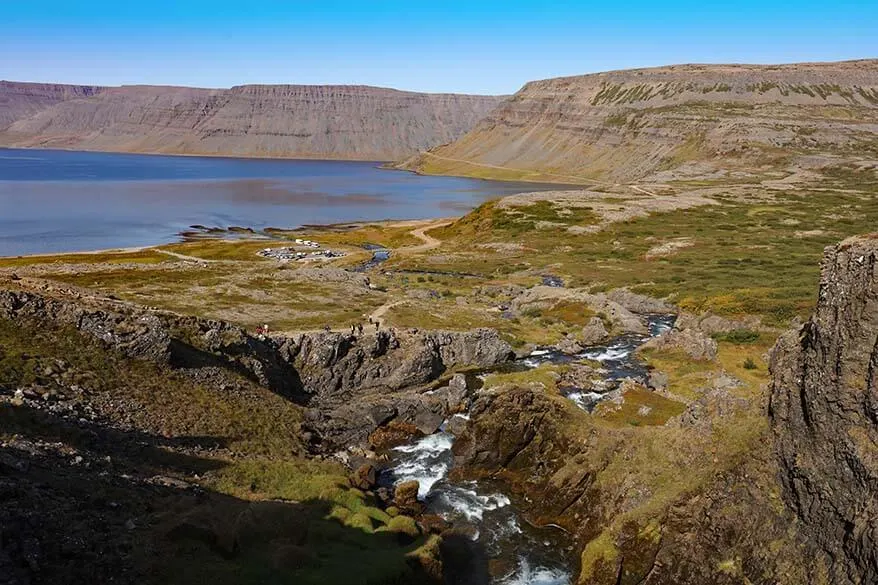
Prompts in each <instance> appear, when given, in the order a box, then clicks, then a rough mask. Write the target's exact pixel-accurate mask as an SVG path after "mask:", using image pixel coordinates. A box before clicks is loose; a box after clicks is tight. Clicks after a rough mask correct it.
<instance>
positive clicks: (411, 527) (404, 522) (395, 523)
mask: <svg viewBox="0 0 878 585" xmlns="http://www.w3.org/2000/svg"><path fill="white" fill-rule="evenodd" d="M385 530H387V531H388V532H397V533H400V534H405V535H407V536H410V537H412V538H416V537H418V536H420V534H421V531H420V530H419V529H418V524H417V522H415V519H414V518H410V517H408V516H394V517H393V518H391V519H390V521H389V522H388V523H387V526H386V527H385Z"/></svg>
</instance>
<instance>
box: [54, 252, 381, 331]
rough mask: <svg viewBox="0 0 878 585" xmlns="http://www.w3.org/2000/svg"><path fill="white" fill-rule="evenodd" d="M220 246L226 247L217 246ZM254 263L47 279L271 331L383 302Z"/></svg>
mask: <svg viewBox="0 0 878 585" xmlns="http://www.w3.org/2000/svg"><path fill="white" fill-rule="evenodd" d="M223 245H226V244H223ZM260 265H261V264H257V265H256V266H254V267H249V266H248V265H242V266H238V265H227V264H208V265H206V266H202V267H195V266H184V267H179V266H178V267H164V268H162V267H157V268H155V269H149V268H144V269H139V270H132V269H116V268H113V267H111V266H108V267H107V268H106V270H91V271H88V272H81V273H76V272H69V273H68V272H65V273H61V274H57V275H53V276H52V278H54V279H55V280H59V281H62V282H66V283H69V284H73V285H77V286H81V287H87V288H90V289H93V290H96V291H99V292H102V293H105V294H114V295H116V296H118V297H119V298H121V299H124V300H130V301H133V302H137V303H141V304H145V305H151V306H156V307H159V308H163V309H168V310H172V311H177V312H181V313H185V314H192V315H199V316H202V317H211V318H216V319H224V320H227V321H231V322H233V323H237V324H239V325H242V326H244V327H256V326H260V325H262V324H264V323H267V324H268V325H269V326H270V327H271V329H272V330H276V331H282V330H309V329H318V328H321V327H323V326H324V325H327V324H328V325H331V326H333V327H340V328H344V327H346V326H348V325H350V324H352V323H358V322H362V321H365V317H364V315H365V314H367V313H368V312H369V311H371V310H373V309H374V308H376V307H378V306H379V305H381V304H382V302H383V301H384V296H383V294H382V293H380V292H377V291H372V290H369V289H368V288H366V287H364V286H362V285H356V284H351V283H348V282H344V281H342V282H333V281H330V280H326V281H320V280H312V279H311V278H309V277H307V276H301V277H300V276H299V275H298V274H297V273H296V272H295V269H296V268H297V267H296V266H290V265H285V266H277V267H275V268H274V270H260V269H259V266H260Z"/></svg>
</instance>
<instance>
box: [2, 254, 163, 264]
mask: <svg viewBox="0 0 878 585" xmlns="http://www.w3.org/2000/svg"><path fill="white" fill-rule="evenodd" d="M168 260H171V259H170V258H168V256H166V255H165V254H162V253H160V252H156V251H155V250H139V251H137V252H100V253H84V254H57V255H47V256H15V257H13V256H10V257H6V258H0V268H18V267H21V266H39V265H44V264H158V263H160V262H167V261H168Z"/></svg>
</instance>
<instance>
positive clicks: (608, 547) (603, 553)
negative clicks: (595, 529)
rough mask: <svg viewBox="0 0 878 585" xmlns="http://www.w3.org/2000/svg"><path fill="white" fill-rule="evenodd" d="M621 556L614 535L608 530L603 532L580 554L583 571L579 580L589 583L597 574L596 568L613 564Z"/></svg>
mask: <svg viewBox="0 0 878 585" xmlns="http://www.w3.org/2000/svg"><path fill="white" fill-rule="evenodd" d="M617 558H619V549H618V548H617V547H616V543H615V541H614V539H613V537H612V536H611V535H610V534H609V533H608V532H602V533H601V534H600V536H598V537H597V538H595V539H593V540H591V541H590V542H589V543H588V544H587V545H585V549H583V551H582V555H581V556H580V562H581V567H582V569H581V571H580V573H579V581H580V582H581V583H587V582H588V580H589V579H591V578H592V577H594V576H595V570H596V569H597V568H599V566H600V565H601V564H603V565H609V566H612V564H613V563H615V561H616V559H617Z"/></svg>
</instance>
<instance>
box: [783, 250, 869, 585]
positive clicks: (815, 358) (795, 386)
mask: <svg viewBox="0 0 878 585" xmlns="http://www.w3.org/2000/svg"><path fill="white" fill-rule="evenodd" d="M876 261H878V237H876V236H872V237H858V238H851V239H849V240H846V241H844V242H842V243H841V244H839V245H837V246H833V247H830V248H827V250H826V252H825V255H824V263H823V272H822V278H821V284H820V297H819V301H818V304H817V309H816V310H815V312H814V314H813V316H812V317H811V319H810V321H808V323H806V324H805V326H804V327H802V328H801V330H798V331H793V332H791V333H789V334H787V335H785V336H784V337H783V338H781V340H780V341H779V342H778V344H777V346H776V347H775V350H774V353H773V356H772V372H773V376H774V382H773V385H772V389H771V408H770V414H771V420H772V425H773V430H774V436H775V444H776V447H777V450H778V453H779V455H780V457H781V464H782V471H783V474H782V477H783V482H784V488H785V489H784V493H785V498H786V499H787V501H788V502H789V503H790V504H791V505H792V507H793V508H794V509H795V510H796V512H797V514H798V516H799V517H800V518H801V520H802V522H803V524H804V525H805V527H806V529H807V531H808V532H809V533H810V535H811V537H812V538H813V539H814V540H815V541H816V542H818V543H819V544H820V546H821V547H822V548H823V549H824V550H825V551H826V552H827V553H828V554H829V556H830V557H831V558H832V559H833V560H834V564H833V566H832V576H833V582H835V583H875V582H876V581H878V272H876Z"/></svg>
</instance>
